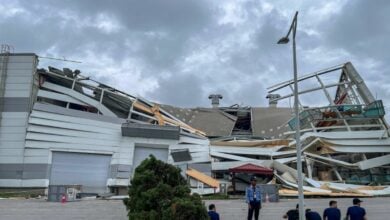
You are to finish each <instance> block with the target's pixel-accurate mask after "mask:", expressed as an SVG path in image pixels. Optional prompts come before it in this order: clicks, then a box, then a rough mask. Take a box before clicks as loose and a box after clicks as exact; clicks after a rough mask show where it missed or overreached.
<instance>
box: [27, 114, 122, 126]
mask: <svg viewBox="0 0 390 220" xmlns="http://www.w3.org/2000/svg"><path fill="white" fill-rule="evenodd" d="M31 117H34V118H43V119H51V120H53V121H62V122H70V123H74V124H80V125H92V126H99V127H101V128H108V129H121V124H115V123H109V122H102V121H96V120H91V119H84V118H78V117H72V116H67V115H61V114H54V113H49V112H42V111H36V110H34V111H33V112H32V113H31Z"/></svg>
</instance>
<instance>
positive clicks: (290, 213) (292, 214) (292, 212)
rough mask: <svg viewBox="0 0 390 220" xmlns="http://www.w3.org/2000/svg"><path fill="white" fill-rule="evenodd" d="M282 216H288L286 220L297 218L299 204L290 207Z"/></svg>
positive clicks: (297, 219) (296, 219) (295, 219)
mask: <svg viewBox="0 0 390 220" xmlns="http://www.w3.org/2000/svg"><path fill="white" fill-rule="evenodd" d="M283 218H288V220H299V204H297V206H296V207H295V209H290V210H288V212H287V213H286V214H284V215H283Z"/></svg>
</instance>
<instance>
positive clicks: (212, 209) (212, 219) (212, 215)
mask: <svg viewBox="0 0 390 220" xmlns="http://www.w3.org/2000/svg"><path fill="white" fill-rule="evenodd" d="M208 214H209V218H210V220H219V214H218V213H217V212H216V211H215V205H214V204H210V205H209V212H208Z"/></svg>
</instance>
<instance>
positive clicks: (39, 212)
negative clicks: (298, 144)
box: [0, 198, 390, 220]
mask: <svg viewBox="0 0 390 220" xmlns="http://www.w3.org/2000/svg"><path fill="white" fill-rule="evenodd" d="M335 200H337V201H338V202H339V208H340V209H341V212H342V213H343V215H344V214H345V212H346V209H347V207H348V206H349V205H350V204H351V203H352V199H349V198H348V199H335ZM363 200H364V203H363V206H364V208H366V211H367V213H368V219H370V220H387V219H390V215H389V214H390V198H365V199H363ZM305 202H306V204H307V207H309V208H311V209H313V210H316V211H319V212H322V210H323V209H324V207H327V206H328V202H329V199H307V200H306V201H305ZM205 203H206V205H208V204H210V203H214V204H215V205H216V206H217V211H218V212H219V213H220V215H221V219H222V220H241V219H245V218H246V212H247V209H246V207H247V206H246V204H245V203H244V201H243V200H215V201H211V200H210V201H205ZM296 203H297V200H296V199H291V200H287V199H284V200H281V201H280V202H279V203H266V204H263V209H262V210H261V215H260V216H261V219H262V220H275V219H282V218H281V216H282V215H283V213H285V212H286V211H287V210H288V209H290V208H293V207H294V206H295V204H296ZM26 219H28V220H51V219H54V220H70V219H72V220H89V219H91V220H111V219H112V220H125V219H127V218H126V209H125V206H124V205H123V203H122V201H118V200H110V201H106V200H90V201H81V202H69V203H66V204H61V203H54V202H46V201H45V200H39V199H28V200H24V199H23V200H20V199H18V200H11V199H4V200H0V220H26Z"/></svg>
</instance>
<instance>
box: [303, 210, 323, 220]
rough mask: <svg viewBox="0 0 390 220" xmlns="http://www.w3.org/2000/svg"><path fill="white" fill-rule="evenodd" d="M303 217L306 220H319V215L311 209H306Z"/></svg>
mask: <svg viewBox="0 0 390 220" xmlns="http://www.w3.org/2000/svg"><path fill="white" fill-rule="evenodd" d="M305 216H306V220H321V215H320V214H318V212H315V211H312V210H311V209H306V213H305Z"/></svg>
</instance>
